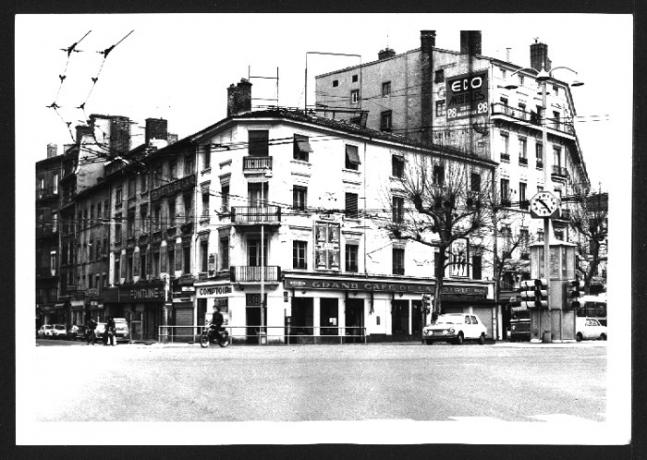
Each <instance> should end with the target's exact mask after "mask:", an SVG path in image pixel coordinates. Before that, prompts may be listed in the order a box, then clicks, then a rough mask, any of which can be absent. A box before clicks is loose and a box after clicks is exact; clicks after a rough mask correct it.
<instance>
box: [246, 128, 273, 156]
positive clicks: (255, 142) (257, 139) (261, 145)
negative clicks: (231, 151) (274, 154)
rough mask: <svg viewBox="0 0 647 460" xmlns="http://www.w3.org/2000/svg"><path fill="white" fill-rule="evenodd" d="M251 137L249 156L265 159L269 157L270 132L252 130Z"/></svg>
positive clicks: (249, 133)
mask: <svg viewBox="0 0 647 460" xmlns="http://www.w3.org/2000/svg"><path fill="white" fill-rule="evenodd" d="M248 135H249V139H248V140H249V156H251V157H263V156H267V155H268V151H269V138H270V132H269V131H267V130H264V131H259V130H251V131H248Z"/></svg>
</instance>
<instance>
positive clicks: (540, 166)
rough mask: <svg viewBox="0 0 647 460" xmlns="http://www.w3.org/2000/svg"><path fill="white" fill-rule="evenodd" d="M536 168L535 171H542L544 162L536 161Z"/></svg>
mask: <svg viewBox="0 0 647 460" xmlns="http://www.w3.org/2000/svg"><path fill="white" fill-rule="evenodd" d="M536 168H537V169H544V162H543V161H539V160H537V165H536Z"/></svg>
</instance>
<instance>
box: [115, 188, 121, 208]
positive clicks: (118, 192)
mask: <svg viewBox="0 0 647 460" xmlns="http://www.w3.org/2000/svg"><path fill="white" fill-rule="evenodd" d="M121 193H122V189H121V187H119V188H117V190H115V206H121Z"/></svg>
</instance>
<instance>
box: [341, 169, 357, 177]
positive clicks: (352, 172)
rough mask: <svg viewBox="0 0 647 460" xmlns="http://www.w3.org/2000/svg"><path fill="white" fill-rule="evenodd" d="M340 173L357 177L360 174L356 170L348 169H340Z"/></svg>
mask: <svg viewBox="0 0 647 460" xmlns="http://www.w3.org/2000/svg"><path fill="white" fill-rule="evenodd" d="M342 171H343V172H345V173H348V174H355V175H357V176H359V175H360V174H361V172H360V171H359V170H358V169H348V168H342Z"/></svg>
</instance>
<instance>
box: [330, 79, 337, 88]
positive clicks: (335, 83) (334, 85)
mask: <svg viewBox="0 0 647 460" xmlns="http://www.w3.org/2000/svg"><path fill="white" fill-rule="evenodd" d="M332 86H333V88H337V87H338V86H339V80H333V81H332Z"/></svg>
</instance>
